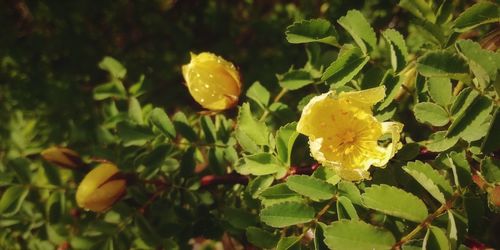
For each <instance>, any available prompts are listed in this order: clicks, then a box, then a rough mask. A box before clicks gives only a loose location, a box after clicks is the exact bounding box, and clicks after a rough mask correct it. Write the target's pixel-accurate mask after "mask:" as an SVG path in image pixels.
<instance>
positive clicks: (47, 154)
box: [40, 147, 85, 169]
mask: <svg viewBox="0 0 500 250" xmlns="http://www.w3.org/2000/svg"><path fill="white" fill-rule="evenodd" d="M40 154H41V155H42V158H43V159H45V160H46V161H48V162H50V163H52V164H54V165H57V166H59V167H62V168H69V169H77V168H81V167H84V166H85V163H84V162H83V161H82V158H81V157H80V155H79V154H78V153H77V152H75V151H73V150H71V149H69V148H63V147H50V148H47V149H45V150H43V151H42V152H41V153H40Z"/></svg>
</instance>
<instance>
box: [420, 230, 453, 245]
mask: <svg viewBox="0 0 500 250" xmlns="http://www.w3.org/2000/svg"><path fill="white" fill-rule="evenodd" d="M422 245H423V246H422V247H423V249H450V241H449V239H448V237H446V234H445V233H444V230H443V229H441V228H439V227H435V226H432V225H431V226H430V227H429V228H428V229H427V234H426V235H425V238H424V243H423V244H422Z"/></svg>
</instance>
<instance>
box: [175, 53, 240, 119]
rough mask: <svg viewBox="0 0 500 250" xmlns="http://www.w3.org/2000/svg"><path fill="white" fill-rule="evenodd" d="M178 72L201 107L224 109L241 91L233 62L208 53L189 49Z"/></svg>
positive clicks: (234, 100)
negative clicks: (186, 62)
mask: <svg viewBox="0 0 500 250" xmlns="http://www.w3.org/2000/svg"><path fill="white" fill-rule="evenodd" d="M182 75H183V76H184V79H185V81H186V83H187V87H188V90H189V93H190V94H191V96H193V98H194V100H195V101H196V102H198V103H199V104H200V105H201V106H203V107H204V108H207V109H210V110H224V109H228V108H230V107H233V106H234V105H235V104H236V103H237V102H238V97H239V95H240V93H241V80H240V75H239V72H238V71H237V70H236V68H235V67H234V65H233V64H232V63H230V62H228V61H226V60H224V59H223V58H221V57H219V56H216V55H214V54H212V53H208V52H203V53H201V54H199V55H195V54H193V53H191V61H190V63H189V64H187V65H184V66H182Z"/></svg>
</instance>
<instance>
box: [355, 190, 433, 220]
mask: <svg viewBox="0 0 500 250" xmlns="http://www.w3.org/2000/svg"><path fill="white" fill-rule="evenodd" d="M361 200H362V202H363V204H364V205H365V206H366V207H368V208H371V209H374V210H377V211H380V212H382V213H385V214H388V215H392V216H395V217H399V218H403V219H407V220H410V221H413V222H417V223H419V222H422V221H423V220H425V218H426V217H427V215H428V213H427V207H426V206H425V204H424V202H423V201H422V200H420V199H419V198H418V197H416V196H415V195H413V194H411V193H408V192H406V191H404V190H402V189H399V188H396V187H392V186H389V185H385V184H382V185H372V186H371V187H368V188H366V189H365V193H363V194H362V195H361ZM394 201H397V202H394Z"/></svg>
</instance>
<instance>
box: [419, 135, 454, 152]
mask: <svg viewBox="0 0 500 250" xmlns="http://www.w3.org/2000/svg"><path fill="white" fill-rule="evenodd" d="M458 139H459V137H458V136H454V137H451V138H448V137H446V131H438V132H436V133H434V134H432V135H431V136H430V137H429V141H428V142H427V143H425V144H424V145H425V147H426V148H427V149H428V150H429V151H431V152H443V151H446V150H448V149H450V148H451V147H453V146H455V144H457V142H458Z"/></svg>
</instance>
